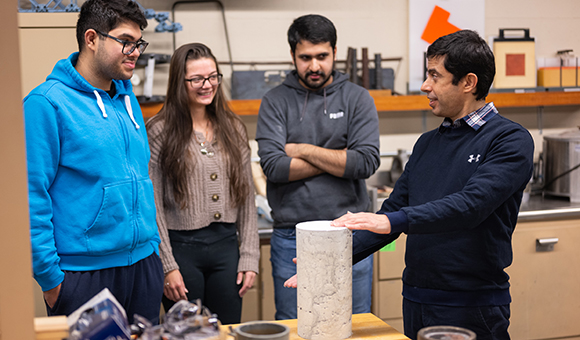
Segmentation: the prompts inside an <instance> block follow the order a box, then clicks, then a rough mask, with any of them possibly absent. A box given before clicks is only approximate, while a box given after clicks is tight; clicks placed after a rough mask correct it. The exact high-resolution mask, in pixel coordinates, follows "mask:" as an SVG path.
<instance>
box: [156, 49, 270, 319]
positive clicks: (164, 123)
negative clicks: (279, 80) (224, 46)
mask: <svg viewBox="0 0 580 340" xmlns="http://www.w3.org/2000/svg"><path fill="white" fill-rule="evenodd" d="M221 80H222V75H221V74H220V73H219V68H218V65H217V61H216V58H215V57H214V56H213V54H212V53H211V50H210V49H209V48H208V47H206V46H205V45H203V44H199V43H193V44H186V45H183V46H181V47H180V48H178V49H177V50H176V51H175V53H174V54H173V56H172V58H171V64H170V68H169V84H168V88H167V96H166V99H165V104H164V105H163V108H162V109H161V111H160V112H159V113H158V114H157V115H156V116H155V117H153V118H151V119H150V120H149V122H148V123H147V130H148V137H149V145H150V147H151V162H150V165H149V172H150V175H151V179H152V181H153V186H154V189H155V202H156V206H157V223H158V226H159V234H160V236H161V245H160V247H159V248H160V249H159V252H160V256H161V260H162V262H163V270H164V273H165V282H164V297H163V304H164V307H165V310H168V309H169V308H170V307H171V306H172V305H173V303H174V302H176V301H178V300H181V299H187V300H194V299H197V298H200V299H201V300H202V303H203V304H204V305H205V306H206V307H208V308H209V309H210V310H211V311H212V312H213V313H216V314H217V315H218V319H219V320H220V321H221V322H222V323H224V324H229V323H239V322H240V316H241V311H242V296H243V295H244V294H245V293H246V292H247V290H248V289H249V288H251V287H252V285H253V284H254V279H255V276H256V274H257V273H258V261H259V237H258V229H257V222H256V219H257V213H256V207H255V203H254V188H253V184H252V175H251V168H250V148H249V145H248V137H247V132H246V128H245V126H244V124H243V123H242V121H241V120H240V119H239V117H238V116H236V115H235V114H234V113H233V112H232V111H231V110H230V109H229V107H228V105H227V103H226V101H225V98H224V94H223V91H222V88H221V87H220V83H221Z"/></svg>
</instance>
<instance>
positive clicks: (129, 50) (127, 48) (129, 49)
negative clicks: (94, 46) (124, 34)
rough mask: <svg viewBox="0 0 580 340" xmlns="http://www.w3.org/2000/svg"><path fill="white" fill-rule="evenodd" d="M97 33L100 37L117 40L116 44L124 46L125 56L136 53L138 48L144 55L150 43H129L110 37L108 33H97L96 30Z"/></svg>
mask: <svg viewBox="0 0 580 340" xmlns="http://www.w3.org/2000/svg"><path fill="white" fill-rule="evenodd" d="M95 32H97V33H99V34H100V35H102V36H104V37H107V38H111V39H113V40H115V41H116V42H119V43H121V44H123V50H122V52H123V54H124V55H129V54H131V53H133V51H135V49H136V48H138V49H139V53H143V52H145V49H146V48H147V46H149V43H148V42H146V41H145V40H143V39H139V40H138V41H127V40H121V39H119V38H116V37H113V36H112V35H108V34H107V33H103V32H100V31H97V30H95Z"/></svg>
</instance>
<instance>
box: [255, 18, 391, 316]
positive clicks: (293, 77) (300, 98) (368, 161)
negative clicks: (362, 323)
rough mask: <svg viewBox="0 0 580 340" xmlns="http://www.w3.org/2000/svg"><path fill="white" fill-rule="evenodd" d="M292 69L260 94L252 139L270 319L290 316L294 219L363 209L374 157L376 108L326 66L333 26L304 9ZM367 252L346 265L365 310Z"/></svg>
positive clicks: (293, 30)
mask: <svg viewBox="0 0 580 340" xmlns="http://www.w3.org/2000/svg"><path fill="white" fill-rule="evenodd" d="M288 43H289V44H290V49H291V55H292V60H293V61H294V65H295V68H296V70H295V71H293V72H292V73H290V74H289V75H288V76H287V77H286V79H285V81H284V83H283V84H281V85H280V86H278V87H276V88H274V89H272V90H271V91H270V92H268V93H267V94H266V95H265V96H264V98H263V99H262V103H261V106H260V112H259V116H258V126H257V131H256V140H257V142H258V146H259V151H258V154H259V156H260V163H261V165H262V169H263V170H264V174H265V175H266V177H267V195H268V202H269V204H270V206H271V207H272V217H273V219H274V232H273V234H272V238H271V241H270V243H271V262H272V275H273V278H274V294H275V303H276V319H295V318H296V317H297V309H296V308H297V307H296V304H297V301H296V290H294V289H288V288H284V286H283V284H284V281H285V280H286V279H288V278H289V277H290V276H292V275H294V274H295V273H296V266H295V265H294V264H293V263H292V259H293V258H294V257H296V232H295V226H296V224H297V223H300V222H304V221H312V220H332V219H335V218H337V217H339V216H340V215H342V214H345V213H346V212H347V211H351V212H361V211H368V209H369V203H370V201H369V198H368V195H367V188H366V184H365V179H366V178H368V177H370V176H371V175H372V174H373V173H374V172H375V171H376V170H377V168H378V166H379V164H380V157H379V130H378V116H377V110H376V107H375V104H374V101H373V99H372V97H371V96H370V94H369V92H368V91H366V90H365V89H364V88H362V87H360V86H358V85H355V84H353V83H351V82H349V81H348V77H347V76H346V75H344V74H341V73H339V72H337V71H335V70H334V61H335V60H336V29H335V27H334V25H333V24H332V22H331V21H330V20H328V19H327V18H325V17H322V16H320V15H305V16H302V17H300V18H298V19H296V20H294V22H293V23H292V25H291V26H290V28H289V29H288ZM371 286H372V257H371V256H369V257H368V258H367V259H366V260H364V261H362V262H361V263H359V264H357V265H356V266H354V268H353V313H366V312H370V305H371Z"/></svg>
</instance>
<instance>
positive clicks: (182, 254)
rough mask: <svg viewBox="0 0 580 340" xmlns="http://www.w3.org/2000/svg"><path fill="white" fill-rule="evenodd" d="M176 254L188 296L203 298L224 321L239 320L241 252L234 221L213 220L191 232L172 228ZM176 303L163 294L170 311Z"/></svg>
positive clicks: (240, 307)
mask: <svg viewBox="0 0 580 340" xmlns="http://www.w3.org/2000/svg"><path fill="white" fill-rule="evenodd" d="M169 240H170V241H171V247H172V248H173V256H174V257H175V261H177V264H178V265H179V271H180V272H181V275H182V276H183V281H184V282H185V287H186V288H187V290H188V291H189V293H187V299H188V300H189V301H194V300H195V299H201V301H202V303H203V305H204V306H206V307H207V308H209V310H210V311H211V312H212V313H216V314H217V315H218V319H219V320H220V321H221V322H222V324H231V323H240V319H241V315H242V298H241V297H240V295H239V293H238V292H239V290H240V288H241V287H242V285H237V284H236V278H237V272H238V261H239V258H240V251H239V248H238V236H237V234H236V225H235V224H234V223H212V224H210V225H209V226H207V227H205V228H202V229H198V230H188V231H176V230H169ZM173 304H174V302H173V301H171V300H169V299H168V298H167V297H166V296H165V295H164V296H163V307H164V308H165V311H166V312H167V311H168V310H169V308H171V306H173Z"/></svg>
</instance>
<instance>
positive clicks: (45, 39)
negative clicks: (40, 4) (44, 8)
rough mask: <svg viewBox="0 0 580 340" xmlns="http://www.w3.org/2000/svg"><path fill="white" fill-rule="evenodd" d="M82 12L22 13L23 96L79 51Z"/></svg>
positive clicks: (21, 60) (21, 64) (20, 14)
mask: <svg viewBox="0 0 580 340" xmlns="http://www.w3.org/2000/svg"><path fill="white" fill-rule="evenodd" d="M77 19H78V13H18V26H19V29H18V33H19V39H20V69H21V77H22V97H25V96H26V95H27V94H28V92H30V91H31V90H32V89H33V88H35V87H36V86H38V85H40V84H41V83H42V82H44V80H45V79H46V76H48V75H49V74H50V72H52V69H53V67H54V64H56V62H57V61H59V60H60V59H65V58H67V57H68V56H69V55H70V54H71V53H73V52H75V51H78V45H77V40H76V21H77Z"/></svg>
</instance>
